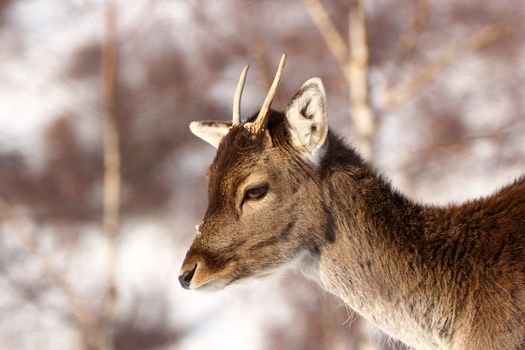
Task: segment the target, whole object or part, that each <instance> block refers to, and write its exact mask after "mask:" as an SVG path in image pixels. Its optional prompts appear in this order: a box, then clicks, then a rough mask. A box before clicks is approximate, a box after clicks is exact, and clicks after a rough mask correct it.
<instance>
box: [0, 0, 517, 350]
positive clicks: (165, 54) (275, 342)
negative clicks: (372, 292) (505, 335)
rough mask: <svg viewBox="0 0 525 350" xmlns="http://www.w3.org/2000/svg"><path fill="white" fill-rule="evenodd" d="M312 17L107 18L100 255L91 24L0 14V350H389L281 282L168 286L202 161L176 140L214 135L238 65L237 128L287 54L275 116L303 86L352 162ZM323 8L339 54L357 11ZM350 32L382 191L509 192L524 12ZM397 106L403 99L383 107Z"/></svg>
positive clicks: (252, 4)
mask: <svg viewBox="0 0 525 350" xmlns="http://www.w3.org/2000/svg"><path fill="white" fill-rule="evenodd" d="M313 3H317V2H316V1H310V0H305V1H301V0H293V1H278V0H264V1H263V0H260V1H241V0H224V1H206V0H195V1H192V0H186V1H182V0H127V1H124V0H121V1H118V2H117V4H116V23H117V30H116V35H117V51H118V61H117V83H116V95H115V96H114V104H115V106H116V107H115V113H114V118H115V120H116V123H117V129H118V135H119V139H120V142H119V147H120V156H121V164H122V165H121V178H122V193H121V205H120V214H121V221H120V226H119V230H118V237H117V244H116V246H112V245H111V243H110V240H109V239H108V237H107V235H106V234H105V232H104V230H103V229H102V212H103V207H102V195H103V191H104V188H103V187H104V186H103V180H102V179H103V173H104V164H103V152H104V146H103V138H102V121H103V119H104V118H105V117H106V115H105V111H104V104H103V98H104V96H103V94H102V92H101V88H102V86H103V84H104V78H103V76H102V75H101V58H102V56H103V53H104V49H103V48H104V45H105V40H106V39H105V30H106V29H105V18H106V16H107V7H106V6H105V3H104V2H103V1H96V0H77V1H75V0H27V1H24V0H11V1H9V0H0V349H93V348H108V349H130V350H133V349H188V350H190V349H191V350H196V349H209V348H214V349H261V350H262V349H391V348H402V347H401V346H400V345H398V344H395V343H393V342H391V341H389V340H387V339H385V337H383V336H380V335H377V334H376V332H375V331H374V330H371V329H369V328H368V327H367V325H366V324H365V323H364V322H363V321H362V320H360V319H359V318H358V316H357V315H355V314H353V313H352V311H350V310H348V309H347V308H346V307H345V306H344V305H343V304H342V302H341V301H340V300H337V299H335V298H333V297H331V296H329V295H327V294H325V293H324V292H322V291H320V290H319V288H318V287H317V286H315V285H312V284H310V283H308V282H306V281H304V280H303V279H302V278H300V277H299V276H296V275H294V274H289V275H285V276H281V277H275V278H272V279H267V280H262V281H257V282H250V283H248V284H246V285H243V286H238V287H232V288H229V289H227V290H225V291H222V292H219V293H215V294H203V293H197V292H191V291H186V290H183V289H182V288H181V287H180V285H179V283H178V281H177V276H178V272H179V268H180V265H181V263H182V259H183V257H184V254H185V251H186V249H187V247H188V246H189V244H190V243H191V240H192V236H193V234H194V226H195V224H196V223H198V222H199V221H200V218H201V216H202V215H203V213H204V210H205V206H206V181H205V178H204V172H205V170H206V168H207V166H208V165H209V164H210V163H211V161H212V159H213V156H214V152H215V151H214V149H213V148H212V147H210V146H209V145H207V144H205V143H203V142H202V141H200V140H198V139H196V138H195V137H193V136H192V135H191V134H190V132H189V130H188V127H187V126H188V124H189V122H190V121H192V120H200V119H228V118H229V117H230V116H231V99H232V95H233V92H234V89H235V84H236V82H237V78H238V74H239V72H240V69H241V68H242V66H243V65H244V64H245V63H248V64H250V66H251V69H250V73H249V76H248V79H247V86H246V88H245V94H244V97H243V111H244V115H245V116H246V115H251V114H252V113H253V112H255V111H256V110H257V109H258V107H259V106H260V103H261V102H262V99H263V96H264V95H265V94H266V89H267V88H268V86H269V83H270V81H271V79H272V78H273V72H274V69H275V66H276V64H277V62H278V58H279V57H280V54H281V53H282V52H286V53H287V54H288V61H287V67H286V71H285V74H284V78H283V82H282V85H281V87H280V89H279V92H278V97H277V99H276V101H275V103H274V105H273V107H274V108H277V109H280V108H283V107H284V106H285V104H286V101H287V99H289V98H290V97H291V96H293V94H294V93H295V91H296V90H297V89H298V88H299V86H300V85H301V84H302V82H303V81H305V80H307V79H308V78H310V77H312V76H319V77H321V78H322V79H323V81H324V84H325V87H326V90H327V95H328V117H329V121H330V125H331V127H332V128H334V129H336V130H337V132H338V133H339V134H340V135H342V136H345V137H346V138H347V139H348V142H349V143H352V142H353V139H352V135H354V134H355V133H356V132H358V130H356V127H355V125H353V123H352V119H351V114H352V106H351V105H350V104H349V98H348V91H349V90H348V89H349V86H348V82H347V81H346V80H345V79H344V78H343V75H342V70H341V66H340V65H339V64H338V61H337V60H336V59H335V58H334V56H333V55H332V53H331V51H330V49H329V47H328V46H327V42H326V41H325V39H324V37H323V36H322V35H321V34H320V30H319V27H318V26H317V25H316V24H315V21H314V20H313V18H312V15H311V13H310V12H309V11H308V6H312V4H313ZM323 4H324V10H325V11H326V13H327V14H328V18H329V20H330V21H331V23H332V24H333V25H334V27H335V29H336V30H337V31H338V32H339V33H340V36H341V38H342V39H343V40H344V42H346V40H347V37H348V35H347V34H348V31H349V23H348V13H349V11H352V9H354V8H355V6H356V3H354V2H352V1H325V2H324V3H323ZM365 14H366V18H367V25H366V28H367V30H368V37H367V46H368V49H369V59H368V62H367V63H368V68H369V72H368V83H369V94H370V97H369V101H368V103H369V106H370V107H371V109H372V111H373V115H374V120H375V121H376V123H375V127H374V129H373V133H372V135H371V136H370V138H369V142H370V149H369V150H368V151H367V154H366V156H367V158H368V159H370V161H371V162H372V163H373V164H374V165H375V166H376V167H377V168H378V169H379V171H381V172H382V173H384V174H385V175H386V176H387V177H389V178H390V179H391V180H392V182H393V183H394V185H395V186H396V187H397V188H399V189H400V190H401V191H402V192H404V193H406V194H407V195H408V196H410V197H411V198H413V199H414V200H417V201H421V202H428V203H439V204H443V203H447V202H451V201H455V202H458V201H462V200H465V199H468V198H475V197H477V196H481V195H486V194H489V193H491V192H492V191H494V190H495V189H497V188H499V187H501V186H502V185H504V184H506V183H508V182H510V181H512V180H513V179H514V178H516V177H517V176H519V175H520V174H522V173H524V169H525V3H524V2H516V1H511V0H501V1H497V2H496V1H490V0H483V1H482V0H476V1H461V2H457V1H453V0H447V1H439V2H438V1H431V0H412V1H408V0H403V1H399V0H373V1H369V2H366V6H365ZM429 72H430V73H433V74H429ZM414 81H416V82H418V84H419V85H413V84H412V83H413V82H414ZM411 84H412V85H411ZM407 86H408V87H409V88H408V90H403V89H404V88H405V87H407ZM399 91H408V93H407V94H406V96H405V97H403V98H401V99H398V100H395V102H388V101H392V100H389V97H390V96H393V95H395V94H396V93H397V92H399ZM112 250H115V252H116V260H115V262H112V261H111V260H110V259H109V257H110V256H111V254H112ZM108 264H113V265H112V266H108ZM112 268H114V269H115V276H116V282H115V283H116V288H117V293H116V302H117V304H116V311H115V313H114V314H113V315H112V316H111V317H110V318H109V323H108V316H107V313H106V311H105V310H106V309H105V304H106V302H107V298H108V297H107V295H108V279H107V277H106V276H107V275H108V270H111V269H112ZM108 324H109V325H110V326H108ZM107 328H109V329H111V330H112V331H111V332H110V333H109V334H106V332H107V330H106V329H107ZM99 333H100V334H99ZM98 335H100V336H101V337H102V338H105V339H106V340H108V341H109V343H108V342H106V343H104V341H102V342H100V343H97V342H96V341H94V340H93V339H97V336H98ZM101 344H103V345H101Z"/></svg>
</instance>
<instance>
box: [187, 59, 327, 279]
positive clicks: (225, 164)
mask: <svg viewBox="0 0 525 350" xmlns="http://www.w3.org/2000/svg"><path fill="white" fill-rule="evenodd" d="M285 58H286V57H285V55H283V56H282V58H281V62H280V64H279V69H278V71H277V74H276V76H275V79H274V81H273V83H272V86H271V88H270V91H269V93H268V95H267V96H266V98H265V100H264V103H263V105H262V107H261V109H260V112H259V113H258V114H257V116H256V117H255V116H254V117H252V118H250V119H249V120H248V121H246V122H244V123H241V118H240V99H241V93H242V89H243V85H244V81H245V78H246V72H247V68H248V67H247V66H246V67H245V68H244V69H243V72H242V74H241V78H240V79H239V84H238V86H237V91H236V93H235V98H234V106H233V118H232V122H225V121H224V122H223V121H199V122H193V123H191V125H190V130H191V131H192V132H193V133H194V134H195V135H196V136H198V137H200V138H201V139H203V140H204V141H206V142H208V143H210V144H211V145H213V146H214V147H216V148H217V154H216V157H215V160H214V161H213V164H212V165H211V166H210V168H209V170H208V208H207V210H206V213H205V216H204V219H203V221H202V223H201V224H200V225H199V226H198V232H197V234H196V236H195V239H194V241H193V243H192V245H191V247H190V249H189V251H188V253H187V255H186V258H185V260H184V263H183V266H182V269H181V273H180V277H179V280H180V282H181V284H182V286H183V287H184V288H188V289H220V288H223V287H225V286H227V285H229V284H231V283H233V282H236V281H239V280H242V279H245V278H248V277H258V276H263V275H267V274H269V273H271V272H273V271H275V270H278V269H280V268H282V267H283V266H285V265H288V264H289V263H291V262H293V261H296V260H297V259H298V258H299V257H301V256H304V253H311V254H315V253H316V251H318V249H319V245H320V244H322V241H323V240H325V239H326V237H320V236H319V235H318V234H317V233H318V232H326V230H325V229H323V228H322V227H323V226H325V225H326V223H325V222H324V221H326V219H325V218H326V217H327V215H326V207H324V206H323V204H322V201H321V200H319V199H320V198H322V189H321V188H320V186H318V184H319V177H320V174H318V171H317V168H318V162H319V161H320V159H321V156H322V154H323V151H324V149H325V148H326V147H325V144H326V143H327V142H326V140H327V134H328V126H327V120H326V96H325V91H324V87H323V84H322V82H321V80H320V79H319V78H312V79H310V80H308V81H306V82H305V83H304V84H303V86H302V87H301V88H300V90H299V91H298V92H297V94H296V95H295V96H294V97H293V98H292V99H291V100H290V102H289V103H288V105H287V107H286V109H285V111H284V112H276V111H274V110H271V109H270V105H271V103H272V100H273V97H274V96H275V93H276V90H277V86H278V84H279V81H280V78H281V75H282V72H283V68H284V62H285Z"/></svg>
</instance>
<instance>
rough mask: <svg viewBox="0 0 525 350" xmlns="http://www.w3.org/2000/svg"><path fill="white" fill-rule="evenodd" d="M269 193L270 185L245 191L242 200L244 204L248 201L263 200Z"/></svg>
mask: <svg viewBox="0 0 525 350" xmlns="http://www.w3.org/2000/svg"><path fill="white" fill-rule="evenodd" d="M267 193H268V184H264V185H262V186H257V187H252V188H248V189H247V190H246V191H244V196H243V198H242V204H244V202H245V201H247V200H259V199H262V198H263V197H264V196H266V194H267ZM242 204H241V205H242Z"/></svg>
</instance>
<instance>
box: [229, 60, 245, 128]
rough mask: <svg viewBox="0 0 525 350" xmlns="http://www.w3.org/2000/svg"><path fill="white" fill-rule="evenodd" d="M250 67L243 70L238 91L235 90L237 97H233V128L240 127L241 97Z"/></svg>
mask: <svg viewBox="0 0 525 350" xmlns="http://www.w3.org/2000/svg"><path fill="white" fill-rule="evenodd" d="M248 67H249V66H248V65H245V66H244V68H243V69H242V72H241V76H240V77H239V82H238V83H237V89H236V90H235V96H234V97H233V117H232V126H235V125H239V124H240V123H241V96H242V90H243V89H244V82H245V81H246V74H247V73H248Z"/></svg>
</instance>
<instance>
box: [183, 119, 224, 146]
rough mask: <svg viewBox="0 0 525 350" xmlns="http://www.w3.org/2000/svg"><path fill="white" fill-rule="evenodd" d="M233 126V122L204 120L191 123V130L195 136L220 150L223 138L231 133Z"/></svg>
mask: <svg viewBox="0 0 525 350" xmlns="http://www.w3.org/2000/svg"><path fill="white" fill-rule="evenodd" d="M231 125H232V123H231V122H223V121H211V120H204V121H198V122H191V123H190V130H191V132H192V133H193V134H194V135H195V136H197V137H199V138H201V139H202V140H204V141H206V142H208V143H209V144H210V145H212V146H213V147H215V148H218V147H219V144H220V143H221V140H222V138H223V137H224V136H226V134H227V133H228V132H229V130H230V127H231Z"/></svg>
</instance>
